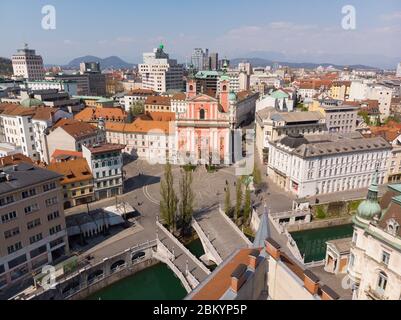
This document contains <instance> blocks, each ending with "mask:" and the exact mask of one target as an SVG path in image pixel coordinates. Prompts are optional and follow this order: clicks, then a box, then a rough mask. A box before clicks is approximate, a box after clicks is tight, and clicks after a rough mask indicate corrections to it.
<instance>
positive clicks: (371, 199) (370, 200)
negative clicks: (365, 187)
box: [357, 170, 382, 220]
mask: <svg viewBox="0 0 401 320" xmlns="http://www.w3.org/2000/svg"><path fill="white" fill-rule="evenodd" d="M377 175H378V172H377V170H376V173H375V174H374V176H373V180H372V184H371V185H370V187H369V191H368V195H367V197H366V200H364V201H362V202H361V204H360V205H359V207H358V210H357V216H358V217H360V218H362V219H365V220H372V219H373V218H374V217H375V216H378V217H379V218H380V216H381V213H382V209H381V207H380V204H379V202H378V200H377V198H378V194H379V188H378V183H377V180H378V179H377Z"/></svg>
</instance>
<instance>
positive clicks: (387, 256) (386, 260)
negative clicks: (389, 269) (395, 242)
mask: <svg viewBox="0 0 401 320" xmlns="http://www.w3.org/2000/svg"><path fill="white" fill-rule="evenodd" d="M389 261H390V254H389V253H388V252H386V251H383V252H382V262H383V263H384V264H385V265H386V266H387V265H388V263H389Z"/></svg>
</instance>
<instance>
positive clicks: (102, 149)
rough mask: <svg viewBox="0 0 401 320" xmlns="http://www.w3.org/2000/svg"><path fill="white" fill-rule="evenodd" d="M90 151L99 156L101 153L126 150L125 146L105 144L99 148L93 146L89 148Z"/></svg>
mask: <svg viewBox="0 0 401 320" xmlns="http://www.w3.org/2000/svg"><path fill="white" fill-rule="evenodd" d="M87 148H88V150H89V151H90V152H91V153H92V154H99V153H106V152H113V151H121V150H122V149H124V148H125V145H123V144H114V143H104V144H100V145H98V146H91V147H87Z"/></svg>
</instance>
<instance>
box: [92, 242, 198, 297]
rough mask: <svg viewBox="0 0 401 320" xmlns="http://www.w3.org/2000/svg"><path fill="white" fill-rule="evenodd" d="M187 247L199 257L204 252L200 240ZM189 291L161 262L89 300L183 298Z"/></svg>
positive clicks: (97, 293) (113, 285)
mask: <svg viewBox="0 0 401 320" xmlns="http://www.w3.org/2000/svg"><path fill="white" fill-rule="evenodd" d="M187 248H188V249H189V250H190V251H191V252H192V253H193V254H194V255H195V256H197V257H200V256H202V255H203V254H204V252H203V248H202V244H201V242H200V240H195V241H193V242H191V243H190V244H189V245H188V246H187ZM186 295H187V292H186V291H185V289H184V287H183V286H182V285H181V282H180V280H179V279H178V278H176V277H175V275H174V273H173V271H171V270H170V269H169V268H168V267H167V266H166V265H165V264H163V263H159V264H157V265H155V266H153V267H150V268H147V269H145V270H142V271H140V272H138V273H136V274H134V275H132V276H130V277H128V278H125V279H123V280H121V281H119V282H116V283H114V284H112V285H111V286H109V287H107V288H104V289H102V290H100V291H98V292H96V293H95V294H93V295H92V296H90V297H88V298H87V299H88V300H181V299H183V298H185V296H186Z"/></svg>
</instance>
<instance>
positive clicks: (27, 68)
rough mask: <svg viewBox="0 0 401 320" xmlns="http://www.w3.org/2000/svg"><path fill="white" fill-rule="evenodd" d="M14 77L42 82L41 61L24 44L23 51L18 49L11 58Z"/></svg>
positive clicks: (42, 70)
mask: <svg viewBox="0 0 401 320" xmlns="http://www.w3.org/2000/svg"><path fill="white" fill-rule="evenodd" d="M11 60H12V64H13V71H14V77H16V78H24V79H28V80H42V79H44V77H45V71H44V67H43V59H42V57H41V56H40V55H37V54H36V51H35V50H32V49H29V48H28V45H27V44H25V48H24V49H19V50H18V51H17V53H16V54H14V55H13V56H12V58H11Z"/></svg>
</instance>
